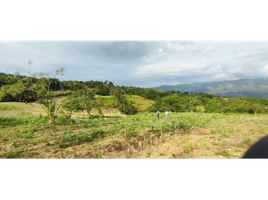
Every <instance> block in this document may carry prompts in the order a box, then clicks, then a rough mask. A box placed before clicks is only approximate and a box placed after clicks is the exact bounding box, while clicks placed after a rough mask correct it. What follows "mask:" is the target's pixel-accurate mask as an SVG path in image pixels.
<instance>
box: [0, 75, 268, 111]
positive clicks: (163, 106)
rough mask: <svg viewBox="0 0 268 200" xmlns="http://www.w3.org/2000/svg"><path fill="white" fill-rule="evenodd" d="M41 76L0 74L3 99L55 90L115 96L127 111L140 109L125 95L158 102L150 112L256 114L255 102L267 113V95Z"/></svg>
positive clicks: (21, 99) (29, 98)
mask: <svg viewBox="0 0 268 200" xmlns="http://www.w3.org/2000/svg"><path fill="white" fill-rule="evenodd" d="M39 75H40V76H39V77H38V76H29V77H28V76H21V75H20V74H19V73H16V74H14V75H11V74H5V73H0V86H1V90H0V101H6V102H10V101H17V102H30V101H37V100H38V99H40V98H41V99H42V98H43V97H44V96H46V95H48V94H49V93H51V92H52V91H66V90H69V91H73V92H76V93H77V92H78V93H79V92H81V91H87V92H84V93H88V94H89V93H90V95H92V94H94V95H95V94H97V95H102V96H108V95H111V96H115V97H116V99H117V102H118V105H117V106H118V109H119V110H120V111H121V112H123V113H126V114H135V113H136V112H137V111H136V110H135V109H134V107H133V106H132V104H131V102H128V101H127V100H126V98H125V97H124V95H126V94H127V95H139V96H141V97H144V98H146V99H151V100H154V101H155V103H154V104H153V105H152V106H150V107H148V111H150V112H156V111H161V112H163V111H166V110H168V111H172V112H190V111H193V112H205V113H253V112H254V109H252V105H259V106H260V108H259V109H258V112H259V113H268V99H266V98H260V99H258V98H249V97H240V98H233V97H231V96H214V95H211V94H203V93H199V94H197V93H188V92H183V93H182V92H180V91H174V90H172V91H160V90H155V89H152V88H140V87H132V86H130V87H128V86H118V85H117V86H115V85H114V84H113V83H112V82H110V81H107V80H106V81H93V80H91V81H60V80H59V79H58V78H56V77H52V78H51V77H47V76H45V74H42V73H39Z"/></svg>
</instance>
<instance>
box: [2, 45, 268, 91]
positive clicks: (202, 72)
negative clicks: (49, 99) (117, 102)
mask: <svg viewBox="0 0 268 200" xmlns="http://www.w3.org/2000/svg"><path fill="white" fill-rule="evenodd" d="M267 52H268V42H189V41H188V42H187V41H182V42H166V41H164V42H161V41H160V42H9V43H8V42H7V43H5V42H2V43H0V55H1V57H0V71H2V72H6V69H7V68H8V69H9V72H11V73H12V70H13V72H14V71H16V69H17V66H19V65H20V66H25V67H27V65H26V64H27V61H28V60H29V59H31V60H33V61H34V65H33V69H34V70H35V71H45V72H51V73H53V72H55V70H56V69H58V68H61V67H65V68H66V70H65V75H64V77H63V78H61V79H72V80H84V81H85V80H102V81H104V80H109V81H112V82H114V83H115V84H121V85H133V86H140V87H149V86H158V85H161V84H167V83H171V80H172V83H173V84H178V83H194V82H209V81H222V80H227V79H228V80H231V79H239V78H260V77H268V64H267V60H268V54H267ZM176 80H177V83H176Z"/></svg>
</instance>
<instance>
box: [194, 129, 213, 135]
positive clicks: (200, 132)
mask: <svg viewBox="0 0 268 200" xmlns="http://www.w3.org/2000/svg"><path fill="white" fill-rule="evenodd" d="M196 134H197V135H211V132H210V130H208V129H205V128H198V129H197V130H196Z"/></svg>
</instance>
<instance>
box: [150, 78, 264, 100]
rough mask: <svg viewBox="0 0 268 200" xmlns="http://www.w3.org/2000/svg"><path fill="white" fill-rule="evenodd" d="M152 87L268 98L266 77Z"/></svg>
mask: <svg viewBox="0 0 268 200" xmlns="http://www.w3.org/2000/svg"><path fill="white" fill-rule="evenodd" d="M154 89H158V90H165V91H171V90H175V91H180V92H189V93H190V92H196V93H208V94H213V95H217V96H233V97H256V98H268V78H264V79H239V80H231V81H219V82H211V83H204V84H199V83H198V84H178V85H175V86H173V85H162V86H159V87H154Z"/></svg>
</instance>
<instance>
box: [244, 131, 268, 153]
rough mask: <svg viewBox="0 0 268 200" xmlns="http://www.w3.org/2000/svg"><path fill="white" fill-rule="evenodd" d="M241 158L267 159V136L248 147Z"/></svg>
mask: <svg viewBox="0 0 268 200" xmlns="http://www.w3.org/2000/svg"><path fill="white" fill-rule="evenodd" d="M243 158H268V135H267V136H265V137H263V138H262V139H260V140H259V141H258V142H256V143H255V144H254V145H253V146H252V147H250V149H249V150H248V151H247V152H246V153H245V155H244V156H243Z"/></svg>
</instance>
